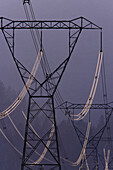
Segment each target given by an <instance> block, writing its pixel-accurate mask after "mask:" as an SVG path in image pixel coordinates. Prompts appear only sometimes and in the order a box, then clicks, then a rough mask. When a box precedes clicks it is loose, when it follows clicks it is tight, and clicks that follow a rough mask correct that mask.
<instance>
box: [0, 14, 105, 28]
mask: <svg viewBox="0 0 113 170" xmlns="http://www.w3.org/2000/svg"><path fill="white" fill-rule="evenodd" d="M0 20H1V26H0V29H100V30H101V29H102V28H101V27H99V26H97V25H96V24H94V23H93V22H91V21H89V20H88V19H86V18H84V17H79V18H75V19H73V20H35V21H27V20H20V21H18V20H11V19H8V18H4V17H0Z"/></svg>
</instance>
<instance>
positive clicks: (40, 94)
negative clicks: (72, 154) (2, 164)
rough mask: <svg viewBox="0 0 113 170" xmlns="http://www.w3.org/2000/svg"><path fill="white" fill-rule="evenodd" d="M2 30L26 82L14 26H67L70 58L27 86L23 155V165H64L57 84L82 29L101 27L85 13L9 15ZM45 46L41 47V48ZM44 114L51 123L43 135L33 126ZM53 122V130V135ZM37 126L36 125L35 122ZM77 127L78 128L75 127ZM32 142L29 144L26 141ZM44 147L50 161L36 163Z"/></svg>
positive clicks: (41, 28)
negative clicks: (39, 18) (36, 17)
mask: <svg viewBox="0 0 113 170" xmlns="http://www.w3.org/2000/svg"><path fill="white" fill-rule="evenodd" d="M0 19H1V27H0V29H1V30H2V33H3V35H4V37H5V40H6V42H7V45H8V47H9V50H10V52H11V54H12V57H13V60H14V62H15V64H16V66H17V69H18V71H19V74H20V76H21V79H22V81H23V83H24V85H25V84H26V81H27V79H28V78H29V75H30V72H29V71H28V70H27V69H26V68H25V66H24V65H23V64H22V63H20V62H19V61H18V60H17V59H16V56H15V53H14V47H15V43H14V42H15V41H14V40H15V30H27V29H30V30H31V29H38V30H41V31H43V29H47V30H51V29H53V30H68V37H69V54H68V55H67V58H66V59H65V60H64V61H63V62H62V63H61V64H60V65H59V66H58V67H57V68H56V69H54V71H52V72H51V73H49V74H47V75H46V78H45V80H44V81H43V82H42V83H41V82H40V81H39V80H37V79H36V78H34V80H33V83H32V85H31V87H30V88H29V90H28V95H29V103H28V113H27V121H26V127H25V140H24V148H23V158H22V166H21V169H22V170H23V169H37V166H38V168H40V169H41V168H43V169H51V170H52V169H59V170H60V169H61V163H60V152H59V142H58V134H57V122H56V114H55V109H56V108H55V93H56V90H57V88H58V85H59V82H60V81H61V78H62V76H63V73H64V71H65V69H66V67H67V64H68V62H69V60H70V57H71V55H72V53H73V50H74V48H75V46H76V43H77V41H78V39H79V36H80V34H81V32H82V30H89V29H90V30H100V31H102V28H101V27H98V26H97V25H96V24H94V23H92V22H91V21H89V20H87V19H86V18H84V17H79V18H76V19H73V20H48V21H47V20H45V21H13V20H10V19H7V18H3V17H1V18H0ZM41 50H42V49H41ZM40 114H41V115H42V114H44V115H45V116H46V118H47V120H48V127H47V129H46V131H44V132H42V134H41V136H37V135H36V134H35V133H34V130H33V129H32V128H31V126H30V125H31V124H32V125H33V124H35V123H36V122H35V121H36V120H38V117H39V115H40ZM53 125H54V134H53V136H52V138H51V137H50V132H51V131H52V128H53ZM35 127H36V129H37V126H36V124H35ZM76 130H77V129H76ZM50 140H51V144H50V146H49V147H47V145H46V143H47V141H50ZM28 143H29V145H30V147H29V146H28V145H27V144H28ZM44 148H46V149H47V151H48V152H47V158H48V159H50V160H51V163H50V162H48V160H47V159H43V160H42V161H40V163H36V162H35V163H34V162H33V160H35V159H36V152H37V150H39V151H40V152H42V151H43V150H44Z"/></svg>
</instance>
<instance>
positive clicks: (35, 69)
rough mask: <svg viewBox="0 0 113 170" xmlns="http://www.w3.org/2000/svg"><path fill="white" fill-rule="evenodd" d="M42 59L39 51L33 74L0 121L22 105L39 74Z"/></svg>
mask: <svg viewBox="0 0 113 170" xmlns="http://www.w3.org/2000/svg"><path fill="white" fill-rule="evenodd" d="M41 57H42V51H39V53H38V56H37V58H36V61H35V64H34V66H33V69H32V71H31V74H30V76H29V78H28V80H27V82H26V84H25V86H24V88H23V89H22V91H21V93H20V94H19V96H18V97H17V98H16V100H15V101H14V102H13V103H12V104H11V105H10V106H9V107H8V108H7V109H6V110H4V111H2V112H1V113H0V119H3V118H5V117H6V116H8V115H9V114H10V113H12V112H13V111H14V110H15V109H16V108H17V106H18V105H19V104H20V103H21V101H22V100H23V98H24V97H25V95H26V93H27V91H28V89H29V87H30V86H31V83H32V81H33V79H34V77H35V74H36V72H37V69H38V66H39V64H40V61H41Z"/></svg>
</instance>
